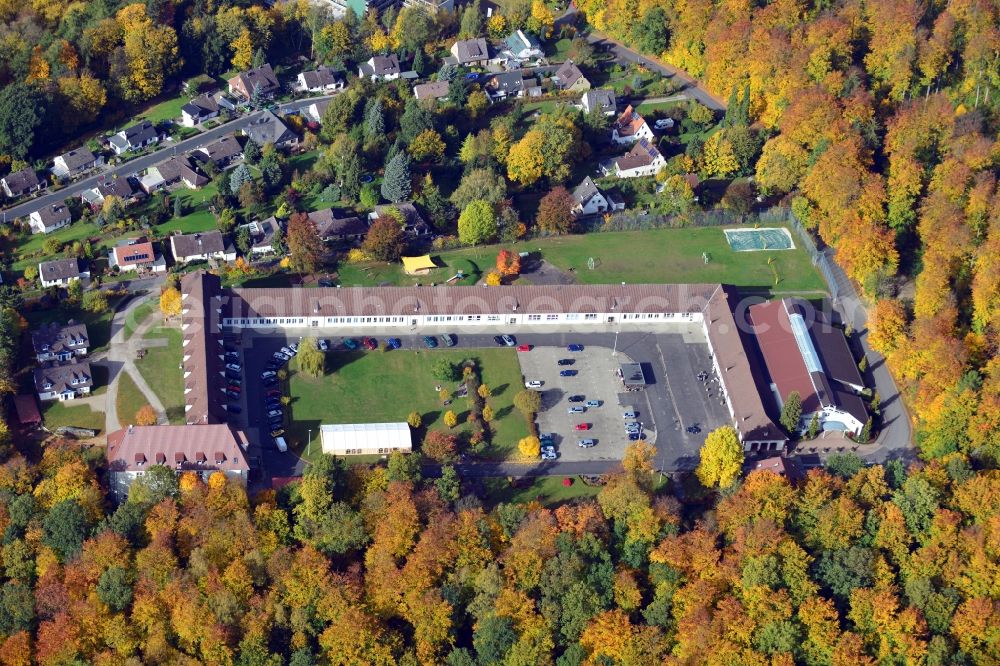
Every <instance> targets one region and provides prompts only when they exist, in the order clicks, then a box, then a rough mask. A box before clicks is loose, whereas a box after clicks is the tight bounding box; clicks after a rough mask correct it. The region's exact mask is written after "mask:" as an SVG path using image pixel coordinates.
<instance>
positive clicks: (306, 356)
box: [295, 337, 326, 377]
mask: <svg viewBox="0 0 1000 666" xmlns="http://www.w3.org/2000/svg"><path fill="white" fill-rule="evenodd" d="M295 362H296V363H297V364H298V366H299V368H300V369H301V370H302V372H304V373H305V374H307V375H309V376H310V377H322V376H323V373H324V372H325V371H326V353H324V352H323V351H322V350H321V349H320V348H319V343H318V342H317V340H316V338H315V337H308V338H303V339H302V342H300V343H299V352H298V353H297V354H296V355H295Z"/></svg>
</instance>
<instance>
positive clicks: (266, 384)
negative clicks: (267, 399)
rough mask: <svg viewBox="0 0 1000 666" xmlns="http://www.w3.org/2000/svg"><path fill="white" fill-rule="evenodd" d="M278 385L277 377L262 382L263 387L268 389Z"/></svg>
mask: <svg viewBox="0 0 1000 666" xmlns="http://www.w3.org/2000/svg"><path fill="white" fill-rule="evenodd" d="M277 383H278V378H277V377H268V378H267V379H265V380H263V381H262V382H261V384H262V385H263V386H264V387H265V388H267V387H269V386H274V385H275V384H277Z"/></svg>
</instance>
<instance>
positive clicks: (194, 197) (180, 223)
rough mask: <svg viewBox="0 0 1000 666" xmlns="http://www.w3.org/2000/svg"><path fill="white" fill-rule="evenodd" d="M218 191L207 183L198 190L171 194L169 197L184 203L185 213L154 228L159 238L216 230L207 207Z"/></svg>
mask: <svg viewBox="0 0 1000 666" xmlns="http://www.w3.org/2000/svg"><path fill="white" fill-rule="evenodd" d="M218 191H219V188H218V186H217V185H216V184H215V183H208V184H207V185H205V186H204V187H202V188H201V189H198V190H188V189H181V190H177V191H175V192H173V193H172V194H171V195H170V196H171V197H178V198H180V199H181V200H182V201H183V202H184V210H185V211H186V213H185V214H184V215H183V216H181V217H175V218H171V219H170V220H168V221H167V222H164V223H163V224H161V225H160V226H158V227H157V228H156V230H157V232H158V233H159V234H160V235H161V236H166V235H168V234H172V233H173V232H175V231H180V232H181V233H185V234H193V233H195V232H198V231H212V230H213V229H215V228H216V222H215V216H214V215H212V213H211V211H209V210H208V207H209V206H210V205H211V201H212V197H214V196H215V195H216V194H217V193H218Z"/></svg>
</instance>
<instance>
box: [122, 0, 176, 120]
mask: <svg viewBox="0 0 1000 666" xmlns="http://www.w3.org/2000/svg"><path fill="white" fill-rule="evenodd" d="M115 20H116V21H117V22H118V24H119V25H120V26H121V29H122V32H123V35H124V51H125V62H126V63H127V65H126V71H127V76H128V78H127V80H126V81H125V82H123V84H122V94H123V97H124V98H125V99H127V100H129V101H133V102H141V101H145V100H148V99H151V98H153V97H155V96H156V95H158V94H160V92H161V91H162V90H163V84H164V83H165V81H166V79H167V77H169V76H170V75H171V74H173V73H174V71H175V70H176V69H177V67H179V65H180V59H179V58H178V51H177V33H176V32H174V29H173V28H171V27H170V26H168V25H163V24H160V23H158V22H154V21H153V20H152V19H151V18H150V17H149V16H148V15H147V13H146V6H145V5H143V4H132V5H126V6H125V7H123V8H122V9H120V10H118V13H117V14H116V15H115Z"/></svg>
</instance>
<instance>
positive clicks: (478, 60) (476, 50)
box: [451, 37, 490, 67]
mask: <svg viewBox="0 0 1000 666" xmlns="http://www.w3.org/2000/svg"><path fill="white" fill-rule="evenodd" d="M451 55H452V57H454V59H455V64H456V65H462V66H463V67H476V66H478V67H485V66H486V64H487V63H488V62H489V61H490V47H489V45H488V44H487V43H486V40H485V39H483V38H482V37H479V38H477V39H463V40H460V41H457V42H455V43H454V44H452V45H451Z"/></svg>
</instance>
